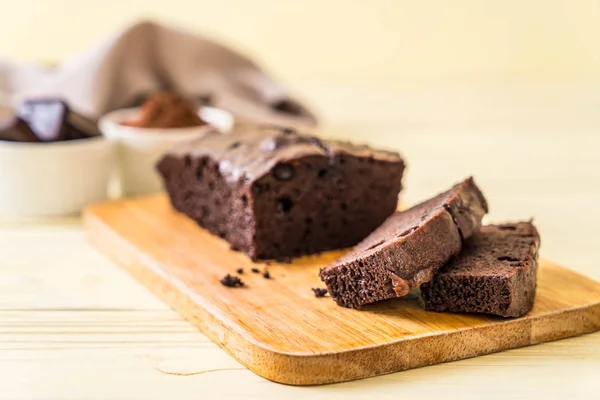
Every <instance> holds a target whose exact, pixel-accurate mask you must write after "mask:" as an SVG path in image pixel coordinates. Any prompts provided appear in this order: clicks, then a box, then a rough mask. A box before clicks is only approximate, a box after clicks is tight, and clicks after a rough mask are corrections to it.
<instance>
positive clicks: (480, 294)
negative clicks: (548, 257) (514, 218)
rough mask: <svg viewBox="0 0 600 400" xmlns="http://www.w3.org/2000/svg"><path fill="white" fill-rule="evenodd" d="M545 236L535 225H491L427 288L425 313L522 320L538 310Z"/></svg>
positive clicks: (425, 287) (482, 229) (485, 227)
mask: <svg viewBox="0 0 600 400" xmlns="http://www.w3.org/2000/svg"><path fill="white" fill-rule="evenodd" d="M539 246H540V236H539V234H538V231H537V229H536V228H535V226H534V225H533V224H532V223H531V222H520V223H516V224H504V225H488V226H484V227H483V228H481V231H480V232H479V233H477V234H476V235H474V236H473V237H472V238H471V239H469V240H468V241H467V242H466V243H465V247H464V249H463V251H462V252H461V253H460V255H458V257H456V258H454V259H453V260H452V261H451V262H450V263H448V264H447V265H446V266H444V267H443V268H442V269H441V270H440V272H439V273H438V274H437V275H436V276H435V277H434V278H433V280H432V281H430V282H429V283H426V284H424V285H423V286H421V295H422V297H423V301H424V302H425V308H426V309H428V310H432V311H449V312H470V313H485V314H496V315H500V316H502V317H518V316H520V315H523V314H525V313H526V312H528V311H529V310H531V307H532V306H533V299H534V297H535V288H536V272H537V257H538V249H539Z"/></svg>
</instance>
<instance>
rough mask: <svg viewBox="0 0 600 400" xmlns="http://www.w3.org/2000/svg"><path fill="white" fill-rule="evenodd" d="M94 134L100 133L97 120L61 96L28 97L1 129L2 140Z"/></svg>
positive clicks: (58, 138) (57, 139) (49, 139)
mask: <svg viewBox="0 0 600 400" xmlns="http://www.w3.org/2000/svg"><path fill="white" fill-rule="evenodd" d="M94 136H100V131H99V130H98V128H97V126H96V123H95V122H94V121H92V120H90V119H87V118H86V117H84V116H82V115H79V114H77V113H75V112H73V111H72V110H71V109H70V108H69V106H68V105H67V104H66V103H65V102H64V101H62V100H60V99H32V100H26V101H24V102H23V103H22V104H21V105H20V106H19V108H18V109H17V112H16V116H14V117H13V118H12V119H11V121H10V123H9V124H8V125H7V126H6V125H5V124H3V129H1V130H0V140H6V141H13V142H61V141H67V140H77V139H85V138H90V137H94Z"/></svg>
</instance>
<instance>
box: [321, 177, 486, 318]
mask: <svg viewBox="0 0 600 400" xmlns="http://www.w3.org/2000/svg"><path fill="white" fill-rule="evenodd" d="M487 211H488V206H487V202H486V200H485V198H484V196H483V194H482V193H481V191H480V190H479V188H478V187H477V185H476V184H475V182H474V180H473V178H468V179H466V180H465V181H463V182H461V183H459V184H457V185H455V186H454V187H453V188H452V189H450V190H449V191H447V192H444V193H441V194H439V195H437V196H435V197H434V198H432V199H430V200H427V201H425V202H423V203H421V204H418V205H416V206H414V207H412V208H410V209H408V210H406V211H403V212H396V213H394V214H393V215H392V216H391V217H389V218H388V219H387V220H386V221H385V222H384V223H383V225H381V226H380V227H379V228H378V229H377V230H376V231H374V232H373V233H372V234H371V235H369V236H368V237H367V238H366V239H365V240H363V241H362V242H361V243H359V244H358V245H357V246H356V247H355V248H354V249H353V250H352V251H350V252H349V253H348V254H346V255H345V256H343V257H341V258H339V259H338V260H336V261H334V262H333V263H332V264H330V265H329V266H327V267H325V268H323V269H322V270H321V271H320V277H321V280H323V282H325V284H326V285H327V289H328V290H329V293H330V294H331V297H332V298H333V299H334V300H335V301H336V303H337V304H338V305H340V306H343V307H350V308H360V307H362V306H363V305H365V304H369V303H373V302H376V301H380V300H385V299H390V298H394V297H402V296H405V295H406V294H408V293H409V292H410V291H411V290H412V289H414V288H415V287H417V286H419V285H421V284H422V283H425V282H428V281H430V280H431V279H432V278H433V276H434V275H435V273H436V272H437V271H438V269H439V268H440V267H442V266H443V265H444V264H445V263H446V262H447V261H448V260H449V259H450V258H451V257H452V256H455V255H457V254H458V253H459V252H460V250H461V248H462V242H463V240H464V239H466V238H469V237H470V236H471V235H472V234H473V233H474V232H477V231H478V230H479V229H480V227H481V220H482V218H483V215H484V214H485V213H487Z"/></svg>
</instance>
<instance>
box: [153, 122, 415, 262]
mask: <svg viewBox="0 0 600 400" xmlns="http://www.w3.org/2000/svg"><path fill="white" fill-rule="evenodd" d="M158 170H159V172H160V174H161V175H162V176H163V178H164V182H165V185H166V189H167V191H168V193H169V196H170V199H171V203H172V204H173V206H174V208H175V209H177V210H179V211H181V212H183V213H185V214H186V215H188V216H189V217H191V218H192V219H194V220H196V221H197V222H198V223H199V224H200V225H201V226H202V227H205V228H206V229H208V230H210V231H211V232H213V233H214V234H217V235H219V236H221V237H222V238H224V239H226V240H227V241H229V242H230V243H231V247H232V248H233V249H236V250H240V251H243V252H245V253H246V254H248V255H249V256H250V257H251V258H252V259H253V260H256V259H259V258H263V259H270V258H285V257H289V256H300V255H305V254H311V253H317V252H320V251H324V250H329V249H338V248H344V247H349V246H353V245H355V244H356V243H358V242H359V241H360V240H362V239H363V238H364V237H366V236H367V235H368V234H369V233H371V232H372V231H373V230H374V229H375V228H377V227H378V226H379V225H380V224H381V223H382V222H383V221H384V220H385V219H386V218H387V217H388V216H389V215H390V214H392V213H393V212H394V210H395V209H396V206H397V201H398V193H399V191H400V188H401V180H402V174H403V171H404V161H403V160H402V158H401V157H400V156H399V155H398V154H397V153H393V152H388V151H381V150H373V149H371V148H369V147H367V146H359V145H353V144H349V143H345V142H340V141H334V140H322V139H319V138H318V137H316V136H313V135H311V134H307V133H303V132H299V131H297V130H294V129H290V128H283V127H278V126H272V125H243V126H237V127H236V128H234V129H233V130H232V131H231V132H229V133H227V134H223V133H219V132H218V131H211V132H209V133H208V134H206V135H205V136H203V137H202V138H200V139H198V140H196V141H194V142H192V143H188V144H186V145H184V146H181V147H178V148H176V149H174V150H172V151H171V152H170V153H169V154H167V155H166V156H165V157H164V158H163V159H162V160H161V161H160V162H159V164H158Z"/></svg>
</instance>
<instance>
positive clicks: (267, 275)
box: [263, 271, 271, 279]
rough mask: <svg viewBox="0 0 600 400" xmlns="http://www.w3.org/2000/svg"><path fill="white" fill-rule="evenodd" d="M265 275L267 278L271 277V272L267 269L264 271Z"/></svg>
mask: <svg viewBox="0 0 600 400" xmlns="http://www.w3.org/2000/svg"><path fill="white" fill-rule="evenodd" d="M263 277H264V278H265V279H271V274H270V273H269V271H265V272H263Z"/></svg>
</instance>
